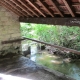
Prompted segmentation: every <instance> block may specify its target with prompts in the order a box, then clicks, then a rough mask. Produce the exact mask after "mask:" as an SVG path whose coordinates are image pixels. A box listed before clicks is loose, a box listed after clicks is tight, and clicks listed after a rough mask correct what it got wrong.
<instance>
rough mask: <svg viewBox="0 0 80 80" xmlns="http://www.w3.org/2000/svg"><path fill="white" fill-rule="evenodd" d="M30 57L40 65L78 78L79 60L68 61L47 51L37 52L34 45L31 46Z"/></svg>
mask: <svg viewBox="0 0 80 80" xmlns="http://www.w3.org/2000/svg"><path fill="white" fill-rule="evenodd" d="M30 59H31V60H33V61H35V62H36V63H38V64H40V65H43V66H46V67H48V68H50V69H52V70H56V71H59V72H61V73H63V74H66V75H68V76H70V77H72V78H74V79H76V80H80V61H75V62H69V60H67V59H63V58H61V57H59V56H54V55H52V54H48V52H47V51H42V52H40V53H39V51H38V50H37V48H36V46H32V47H31V55H30Z"/></svg>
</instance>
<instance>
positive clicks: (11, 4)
mask: <svg viewBox="0 0 80 80" xmlns="http://www.w3.org/2000/svg"><path fill="white" fill-rule="evenodd" d="M5 2H6V3H7V4H8V5H10V6H11V7H12V8H14V9H15V10H17V11H18V12H19V13H21V14H22V15H23V16H27V15H26V14H25V13H23V12H22V11H20V10H19V9H18V8H16V7H15V6H14V5H13V3H11V2H10V1H7V0H5Z"/></svg>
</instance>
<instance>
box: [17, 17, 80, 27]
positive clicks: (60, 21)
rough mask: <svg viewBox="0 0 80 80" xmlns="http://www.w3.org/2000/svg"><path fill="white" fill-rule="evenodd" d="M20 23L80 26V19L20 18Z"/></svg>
mask: <svg viewBox="0 0 80 80" xmlns="http://www.w3.org/2000/svg"><path fill="white" fill-rule="evenodd" d="M19 21H20V22H27V23H37V24H51V25H66V26H80V18H26V17H24V18H23V17H20V18H19Z"/></svg>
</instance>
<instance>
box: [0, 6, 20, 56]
mask: <svg viewBox="0 0 80 80" xmlns="http://www.w3.org/2000/svg"><path fill="white" fill-rule="evenodd" d="M20 37H21V33H20V23H19V21H18V17H17V15H15V14H13V13H12V12H9V11H8V10H6V9H4V8H3V7H1V6H0V56H1V57H5V56H8V55H9V56H12V55H15V54H20V45H21V44H20V42H19V43H10V44H2V43H1V42H2V41H6V40H14V39H19V38H20Z"/></svg>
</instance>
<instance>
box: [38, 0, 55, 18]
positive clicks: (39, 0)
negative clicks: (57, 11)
mask: <svg viewBox="0 0 80 80" xmlns="http://www.w3.org/2000/svg"><path fill="white" fill-rule="evenodd" d="M38 2H39V3H40V4H41V5H42V6H43V7H44V8H45V9H46V11H47V12H48V13H49V14H50V15H51V16H52V17H54V15H53V14H52V12H51V11H50V10H49V9H48V7H47V6H45V5H44V3H43V2H42V1H41V0H38Z"/></svg>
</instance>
